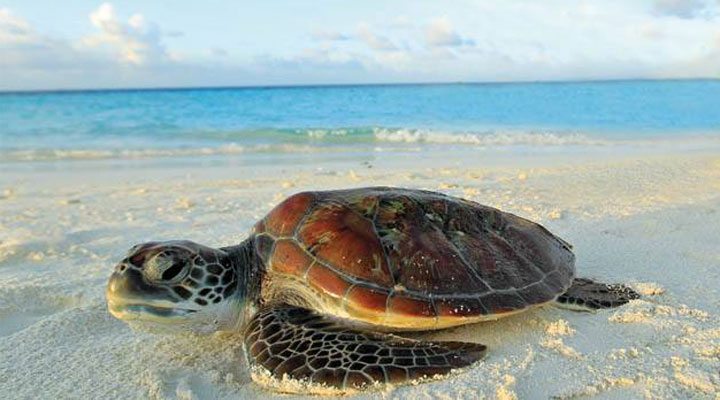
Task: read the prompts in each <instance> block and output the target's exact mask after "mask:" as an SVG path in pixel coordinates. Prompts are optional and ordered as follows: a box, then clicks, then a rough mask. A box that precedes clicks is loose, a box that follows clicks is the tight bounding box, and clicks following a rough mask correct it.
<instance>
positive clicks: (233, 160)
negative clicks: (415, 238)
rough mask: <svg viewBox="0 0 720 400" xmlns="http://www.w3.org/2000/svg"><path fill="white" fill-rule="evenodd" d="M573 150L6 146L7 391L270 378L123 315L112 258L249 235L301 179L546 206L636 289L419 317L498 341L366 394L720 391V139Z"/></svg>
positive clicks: (216, 349) (206, 342)
mask: <svg viewBox="0 0 720 400" xmlns="http://www.w3.org/2000/svg"><path fill="white" fill-rule="evenodd" d="M578 152H579V155H578V154H573V152H563V153H562V154H555V153H552V152H544V151H542V150H535V151H528V152H522V151H519V152H517V153H514V154H513V156H512V157H509V156H507V154H497V152H496V151H484V152H477V151H466V152H462V151H455V152H452V153H448V152H443V151H442V149H440V150H436V151H432V152H430V151H419V152H405V153H397V154H390V155H389V154H388V153H383V152H380V151H376V152H375V153H371V154H360V155H352V154H350V155H348V154H345V155H338V156H336V157H333V156H330V155H325V156H324V158H323V160H322V161H321V162H318V161H317V159H316V158H314V156H312V155H305V156H297V155H296V156H292V157H295V158H292V157H291V156H286V157H285V158H286V159H284V160H280V161H278V160H277V159H271V158H266V159H263V158H262V157H260V156H258V157H256V158H254V159H250V160H249V159H247V158H245V157H243V156H232V157H204V158H203V157H199V158H196V159H195V160H194V161H193V162H192V163H185V162H181V161H178V160H160V161H158V160H156V159H138V160H87V161H72V160H70V161H60V162H32V163H23V162H10V163H6V164H4V165H3V173H2V175H0V354H1V355H2V356H1V357H0V397H2V398H6V399H10V398H12V399H16V398H17V399H21V398H39V397H40V398H157V399H165V398H181V399H216V398H217V399H238V398H242V399H245V398H247V399H250V398H258V397H261V396H262V397H263V398H273V397H274V396H278V395H276V394H272V393H270V392H266V391H264V390H263V389H262V388H260V387H258V386H257V385H255V384H253V383H252V382H251V381H250V377H249V373H248V370H247V368H246V366H245V365H244V358H243V356H242V353H241V345H240V343H241V342H240V337H239V335H238V334H232V333H219V334H215V335H211V336H195V335H190V334H188V335H180V336H160V335H152V334H149V333H143V332H133V331H132V330H130V329H129V328H128V326H127V325H126V324H124V323H123V322H121V321H118V320H116V319H114V318H112V317H111V316H110V315H109V313H108V312H107V310H106V304H105V299H104V288H105V283H106V280H107V278H108V276H109V274H110V272H111V269H112V267H113V265H114V262H115V261H116V260H118V259H120V258H121V257H122V256H123V255H124V252H125V251H126V250H127V249H128V248H129V247H130V246H131V245H133V244H135V243H138V242H143V241H146V240H150V239H171V238H186V239H191V240H194V241H197V242H200V243H204V244H208V245H211V246H222V245H230V244H235V243H238V242H240V241H241V240H242V239H244V237H245V236H246V235H247V232H248V231H249V229H250V227H251V226H252V224H253V223H254V221H256V220H257V219H259V218H261V217H262V216H263V215H264V214H265V213H266V212H267V211H268V210H269V209H270V208H271V207H272V206H274V205H275V204H277V203H278V202H279V201H281V200H282V199H283V198H285V197H286V196H288V195H290V194H292V193H294V192H298V191H301V190H307V189H330V188H344V187H357V186H370V185H392V186H404V187H411V188H423V189H431V190H437V191H442V192H444V193H448V194H451V195H456V196H461V197H465V198H467V199H470V200H474V201H478V202H481V203H484V204H488V205H491V206H494V207H498V208H500V209H503V210H505V211H509V212H512V213H515V214H518V215H521V216H523V217H526V218H530V219H533V220H536V221H538V222H540V223H542V224H543V225H545V226H546V227H547V228H549V229H550V230H551V231H553V232H555V233H557V234H558V235H559V236H561V237H562V238H564V239H565V240H567V241H569V242H570V243H572V244H573V245H574V246H575V253H576V255H577V267H578V271H579V274H580V275H582V276H588V277H595V278H600V279H602V280H606V281H615V282H627V283H629V284H630V285H631V286H633V287H634V288H635V289H636V290H638V291H639V292H640V293H642V294H643V298H642V299H641V300H636V301H633V302H631V304H629V305H627V306H625V307H621V308H618V309H615V310H608V311H601V312H597V313H577V312H571V311H567V310H561V309H558V308H555V307H552V306H548V307H543V308H541V309H538V310H536V311H531V312H527V313H523V314H520V315H517V316H511V317H508V318H506V319H502V320H499V321H496V322H488V323H483V324H478V325H471V326H465V327H461V328H456V329H451V330H447V331H440V332H435V333H430V334H422V335H419V337H423V338H432V339H437V340H463V341H472V342H480V343H484V344H486V345H487V346H488V347H489V352H488V355H487V357H486V358H485V359H484V361H482V362H480V363H477V364H476V365H474V366H472V367H471V368H468V369H466V370H463V371H459V372H458V373H457V374H455V375H454V376H452V377H451V378H450V379H446V380H441V381H437V382H432V383H428V384H422V385H416V386H412V385H411V386H402V387H397V388H395V389H392V390H388V391H385V392H379V393H378V392H374V393H368V394H362V395H359V396H358V398H377V397H380V398H413V399H431V398H437V399H476V398H499V399H512V398H521V399H535V398H538V399H545V398H555V399H576V398H602V399H614V398H649V399H650V398H652V399H671V398H697V399H703V398H707V399H717V398H719V397H718V396H720V394H719V393H720V375H719V372H718V371H720V313H719V312H718V310H720V288H718V284H717V283H718V282H720V246H719V244H720V241H719V240H718V238H719V237H720V195H719V193H720V152H718V151H717V150H701V149H695V150H673V146H668V147H665V148H663V149H662V150H658V149H656V150H654V151H647V150H645V151H623V152H615V151H613V150H606V151H595V152H593V153H591V154H588V153H583V152H582V151H581V149H578ZM575 153H577V152H575ZM278 397H282V398H288V396H286V395H282V396H278ZM290 397H292V396H290ZM293 398H294V397H293Z"/></svg>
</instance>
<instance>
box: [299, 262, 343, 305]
mask: <svg viewBox="0 0 720 400" xmlns="http://www.w3.org/2000/svg"><path fill="white" fill-rule="evenodd" d="M307 280H308V282H309V283H310V285H311V286H314V287H315V288H316V289H319V290H321V291H323V292H324V293H325V294H327V295H328V296H331V297H335V298H342V297H343V296H345V292H346V291H347V290H348V288H349V287H350V283H349V282H347V281H346V280H345V279H343V278H342V276H340V275H339V274H338V273H336V272H334V271H332V270H330V269H329V268H327V267H325V266H324V265H320V264H317V263H315V264H313V265H312V266H311V267H310V270H308V272H307Z"/></svg>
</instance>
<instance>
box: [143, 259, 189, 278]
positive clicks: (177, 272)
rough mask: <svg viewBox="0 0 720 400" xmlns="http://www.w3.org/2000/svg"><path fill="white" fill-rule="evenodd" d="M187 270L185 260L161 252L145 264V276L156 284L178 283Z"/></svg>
mask: <svg viewBox="0 0 720 400" xmlns="http://www.w3.org/2000/svg"><path fill="white" fill-rule="evenodd" d="M188 270H189V268H188V262H187V258H186V257H182V256H181V255H179V254H174V253H167V252H161V253H159V254H157V255H155V256H154V257H152V258H150V259H149V260H147V261H146V262H145V275H146V276H147V277H148V278H149V279H150V280H152V281H156V282H162V283H173V282H179V281H180V280H182V278H184V277H185V275H187V272H188Z"/></svg>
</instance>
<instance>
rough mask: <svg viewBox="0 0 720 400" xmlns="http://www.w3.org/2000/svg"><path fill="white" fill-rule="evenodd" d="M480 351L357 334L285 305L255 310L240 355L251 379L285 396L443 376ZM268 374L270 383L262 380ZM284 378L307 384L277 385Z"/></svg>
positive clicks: (472, 345)
mask: <svg viewBox="0 0 720 400" xmlns="http://www.w3.org/2000/svg"><path fill="white" fill-rule="evenodd" d="M485 349H486V348H485V346H483V345H481V344H476V343H463V342H424V341H417V340H412V339H405V338H400V337H397V336H393V335H386V334H380V333H373V332H362V331H358V330H354V329H352V328H349V327H347V326H344V325H342V324H340V323H338V322H336V321H333V320H332V319H330V318H327V317H325V316H322V315H320V314H317V313H315V312H313V311H310V310H307V309H304V308H298V307H294V306H289V305H279V306H275V307H271V308H266V309H263V310H261V311H260V312H258V314H257V315H255V316H254V317H253V319H252V320H251V321H250V323H249V325H248V328H247V330H246V332H245V350H246V354H247V356H248V361H249V363H250V366H251V368H253V369H254V370H255V372H256V373H255V374H253V379H254V380H255V381H256V382H257V383H260V384H264V385H269V386H271V387H273V388H274V389H276V390H280V391H290V392H296V391H303V392H305V393H307V391H308V390H309V391H313V386H314V387H315V388H316V389H322V388H325V389H332V390H333V391H337V392H348V391H354V390H362V389H366V388H368V387H370V386H373V385H384V384H387V383H403V382H407V381H411V380H415V379H422V378H425V377H433V376H435V375H444V374H447V373H449V372H450V371H451V370H453V369H456V368H462V367H465V366H468V365H470V364H472V363H474V362H475V361H477V360H479V359H480V358H482V357H483V355H484V354H485ZM257 367H261V368H260V371H259V372H260V374H257V372H258V371H257V369H256V368H257ZM268 374H269V376H270V377H272V378H275V379H271V380H267V379H263V375H264V376H265V377H267V376H268ZM287 378H290V379H292V380H296V381H300V383H301V384H302V383H306V384H310V385H297V382H294V384H291V385H281V383H282V382H281V381H284V380H286V379H287ZM318 386H319V387H318Z"/></svg>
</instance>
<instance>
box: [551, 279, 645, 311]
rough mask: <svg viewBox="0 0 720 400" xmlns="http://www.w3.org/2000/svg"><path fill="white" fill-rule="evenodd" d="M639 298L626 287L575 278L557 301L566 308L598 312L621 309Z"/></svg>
mask: <svg viewBox="0 0 720 400" xmlns="http://www.w3.org/2000/svg"><path fill="white" fill-rule="evenodd" d="M639 298H640V295H639V294H638V293H637V292H636V291H634V290H632V289H630V288H629V287H627V286H625V285H621V284H607V283H599V282H595V281H593V280H590V279H586V278H575V280H573V283H572V286H570V289H568V290H567V291H566V292H565V293H563V294H562V295H560V297H558V298H557V300H556V301H557V302H558V303H560V306H561V307H564V308H572V309H580V310H598V309H601V308H613V307H619V306H621V305H623V304H625V303H627V302H628V301H630V300H635V299H639Z"/></svg>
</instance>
